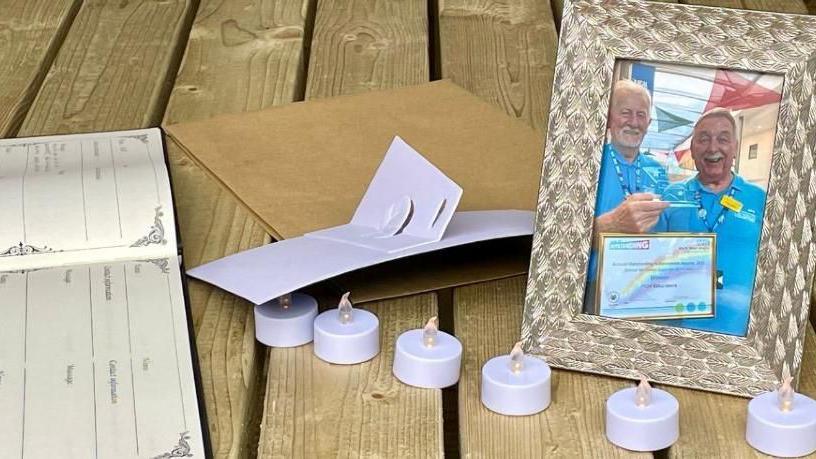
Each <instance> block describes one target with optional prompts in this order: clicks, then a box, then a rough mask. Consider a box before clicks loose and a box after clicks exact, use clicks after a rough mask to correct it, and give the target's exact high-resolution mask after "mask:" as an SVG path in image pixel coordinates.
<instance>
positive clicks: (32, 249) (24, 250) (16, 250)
mask: <svg viewBox="0 0 816 459" xmlns="http://www.w3.org/2000/svg"><path fill="white" fill-rule="evenodd" d="M53 251H54V249H52V248H51V247H48V246H47V245H44V246H42V247H37V246H34V245H30V244H23V242H22V241H20V242H19V243H17V245H13V246H11V247H9V248H8V249H6V250H4V251H2V252H0V257H22V256H25V255H33V254H35V253H48V252H53Z"/></svg>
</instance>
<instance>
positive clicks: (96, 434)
mask: <svg viewBox="0 0 816 459" xmlns="http://www.w3.org/2000/svg"><path fill="white" fill-rule="evenodd" d="M86 228H87V227H86ZM91 279H92V278H91V267H90V266H89V267H88V304H89V305H90V307H89V309H90V311H91V381H92V382H93V407H94V457H96V458H98V457H99V427H98V425H99V417H98V416H97V413H96V409H97V407H96V344H95V343H94V313H93V306H94V305H93V285H92V281H91Z"/></svg>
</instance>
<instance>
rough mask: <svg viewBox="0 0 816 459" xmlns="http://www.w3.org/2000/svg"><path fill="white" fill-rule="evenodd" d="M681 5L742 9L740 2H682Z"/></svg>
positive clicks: (701, 0) (724, 0) (696, 0)
mask: <svg viewBox="0 0 816 459" xmlns="http://www.w3.org/2000/svg"><path fill="white" fill-rule="evenodd" d="M680 3H685V4H688V5H700V6H719V7H722V8H742V2H741V1H740V0H680Z"/></svg>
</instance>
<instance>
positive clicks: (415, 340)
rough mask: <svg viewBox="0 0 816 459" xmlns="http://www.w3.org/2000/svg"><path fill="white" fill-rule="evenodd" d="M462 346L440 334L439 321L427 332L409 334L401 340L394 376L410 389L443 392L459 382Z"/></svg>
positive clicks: (419, 330)
mask: <svg viewBox="0 0 816 459" xmlns="http://www.w3.org/2000/svg"><path fill="white" fill-rule="evenodd" d="M461 363H462V343H460V342H459V340H458V339H456V338H454V337H453V336H451V335H449V334H447V333H445V332H443V331H439V325H438V323H437V319H436V317H432V318H431V319H430V320H429V321H428V323H427V324H426V325H425V328H424V329H416V330H408V331H407V332H405V333H403V334H401V335H400V336H399V337H398V338H397V344H396V349H395V352H394V368H393V372H394V376H396V377H397V379H399V380H400V381H402V382H404V383H405V384H408V385H410V386H416V387H426V388H436V389H440V388H443V387H448V386H452V385H454V384H456V382H457V381H459V367H460V365H461Z"/></svg>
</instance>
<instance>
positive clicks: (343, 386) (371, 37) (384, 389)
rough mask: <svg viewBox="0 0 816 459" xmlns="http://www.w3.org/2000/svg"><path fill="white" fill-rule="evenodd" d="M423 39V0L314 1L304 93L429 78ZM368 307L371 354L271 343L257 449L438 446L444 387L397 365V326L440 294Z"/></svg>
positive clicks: (283, 452)
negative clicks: (337, 360) (352, 355)
mask: <svg viewBox="0 0 816 459" xmlns="http://www.w3.org/2000/svg"><path fill="white" fill-rule="evenodd" d="M427 43H428V26H427V4H426V2H424V1H419V0H410V1H402V2H379V1H373V0H365V1H364V0H355V1H349V2H333V1H321V2H318V6H317V11H316V18H315V25H314V29H313V38H312V42H311V57H310V60H309V71H308V82H307V87H306V98H307V99H314V98H321V97H331V96H336V95H341V94H353V93H359V92H364V91H368V90H374V89H381V88H382V89H385V88H394V87H399V86H404V85H411V84H418V83H422V82H426V81H428V79H429V71H428V66H429V64H428V46H427ZM352 299H353V294H352ZM365 307H366V308H368V309H370V310H372V311H374V312H375V313H377V314H379V315H380V327H381V347H382V351H381V354H380V355H379V356H378V357H376V358H375V359H374V360H372V361H371V362H368V363H365V364H362V365H356V366H348V367H346V366H333V365H328V364H326V363H324V362H322V361H320V360H319V359H317V358H316V357H314V355H312V346H311V345H307V346H303V347H300V348H296V349H271V350H270V353H269V374H268V379H267V390H266V411H265V415H264V418H263V424H262V426H261V439H260V446H259V448H258V455H259V456H260V457H269V456H275V457H278V456H284V457H289V456H295V457H313V456H318V457H322V456H329V455H337V454H341V453H342V454H349V455H364V456H379V457H391V456H406V455H407V456H420V457H425V456H438V455H440V454H441V453H442V403H441V391H439V390H420V389H415V388H410V387H408V386H405V385H403V384H401V383H399V382H398V381H397V380H396V379H394V377H393V376H392V375H391V364H392V361H393V346H394V340H395V338H396V336H397V333H398V332H401V331H403V330H405V329H409V328H416V327H419V325H420V324H421V323H422V322H423V320H426V319H427V318H428V317H429V316H430V315H433V314H435V312H436V301H435V296H434V295H422V296H413V297H408V298H402V299H397V300H389V301H386V302H380V303H371V304H368V305H365ZM328 381H331V383H330V384H327V383H326V382H328Z"/></svg>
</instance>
